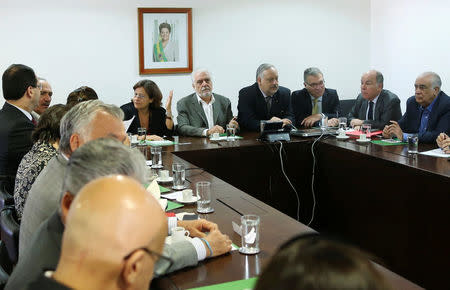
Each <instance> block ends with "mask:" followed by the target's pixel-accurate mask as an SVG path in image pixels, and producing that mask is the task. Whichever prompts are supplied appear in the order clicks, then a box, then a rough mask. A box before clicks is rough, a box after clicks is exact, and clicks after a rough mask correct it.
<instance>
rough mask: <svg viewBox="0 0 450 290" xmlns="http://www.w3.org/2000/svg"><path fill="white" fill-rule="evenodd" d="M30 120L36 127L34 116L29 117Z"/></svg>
mask: <svg viewBox="0 0 450 290" xmlns="http://www.w3.org/2000/svg"><path fill="white" fill-rule="evenodd" d="M31 122H32V123H33V125H34V126H35V127H36V126H37V122H36V120H35V119H34V118H31Z"/></svg>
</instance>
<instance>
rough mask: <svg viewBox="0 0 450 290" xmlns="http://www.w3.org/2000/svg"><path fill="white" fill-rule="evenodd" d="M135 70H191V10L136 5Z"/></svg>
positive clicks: (158, 71)
mask: <svg viewBox="0 0 450 290" xmlns="http://www.w3.org/2000/svg"><path fill="white" fill-rule="evenodd" d="M138 26H139V73H140V74H166V73H190V72H192V9H191V8H138Z"/></svg>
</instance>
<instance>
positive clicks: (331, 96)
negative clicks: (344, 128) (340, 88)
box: [291, 88, 341, 127]
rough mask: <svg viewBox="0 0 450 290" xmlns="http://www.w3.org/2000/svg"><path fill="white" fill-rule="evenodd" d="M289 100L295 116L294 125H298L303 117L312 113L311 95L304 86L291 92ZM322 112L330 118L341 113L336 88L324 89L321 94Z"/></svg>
mask: <svg viewBox="0 0 450 290" xmlns="http://www.w3.org/2000/svg"><path fill="white" fill-rule="evenodd" d="M291 102H292V111H293V112H294V116H295V126H296V127H300V126H301V125H300V124H301V123H302V121H303V119H305V118H306V117H309V116H311V114H312V107H313V105H312V102H311V95H310V94H309V93H308V90H307V89H306V88H304V89H302V90H299V91H295V92H292V95H291ZM322 113H323V114H325V115H326V116H327V117H328V118H330V119H331V118H337V117H338V115H339V114H340V113H341V106H340V104H339V97H338V94H337V92H336V90H333V89H327V88H326V89H325V92H324V93H323V96H322Z"/></svg>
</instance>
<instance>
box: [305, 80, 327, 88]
mask: <svg viewBox="0 0 450 290" xmlns="http://www.w3.org/2000/svg"><path fill="white" fill-rule="evenodd" d="M305 84H307V85H308V86H310V87H312V88H319V87H322V86H323V85H324V84H325V81H320V82H318V83H312V84H308V83H305Z"/></svg>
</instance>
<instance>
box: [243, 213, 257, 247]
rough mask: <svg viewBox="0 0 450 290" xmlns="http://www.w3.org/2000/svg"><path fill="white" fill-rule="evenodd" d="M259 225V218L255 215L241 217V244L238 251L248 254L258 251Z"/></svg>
mask: <svg viewBox="0 0 450 290" xmlns="http://www.w3.org/2000/svg"><path fill="white" fill-rule="evenodd" d="M260 225H261V223H260V218H259V216H257V215H252V214H249V215H243V216H242V217H241V229H242V235H241V239H242V246H241V248H240V249H239V252H241V253H242V254H250V255H251V254H257V253H259V227H260Z"/></svg>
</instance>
